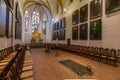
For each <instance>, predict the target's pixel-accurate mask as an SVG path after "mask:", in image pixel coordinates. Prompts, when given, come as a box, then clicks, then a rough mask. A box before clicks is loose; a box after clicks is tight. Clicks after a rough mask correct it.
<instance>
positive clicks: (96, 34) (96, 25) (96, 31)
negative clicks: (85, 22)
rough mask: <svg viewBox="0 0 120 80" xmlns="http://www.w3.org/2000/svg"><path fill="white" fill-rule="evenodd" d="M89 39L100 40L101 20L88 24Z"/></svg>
mask: <svg viewBox="0 0 120 80" xmlns="http://www.w3.org/2000/svg"><path fill="white" fill-rule="evenodd" d="M90 39H91V40H101V39H102V22H101V19H99V20H96V21H93V22H90Z"/></svg>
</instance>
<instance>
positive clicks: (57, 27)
mask: <svg viewBox="0 0 120 80" xmlns="http://www.w3.org/2000/svg"><path fill="white" fill-rule="evenodd" d="M56 30H59V22H57V23H56Z"/></svg>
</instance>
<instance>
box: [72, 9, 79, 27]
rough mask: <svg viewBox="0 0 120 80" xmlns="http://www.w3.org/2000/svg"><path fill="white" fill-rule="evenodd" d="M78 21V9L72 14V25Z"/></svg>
mask: <svg viewBox="0 0 120 80" xmlns="http://www.w3.org/2000/svg"><path fill="white" fill-rule="evenodd" d="M78 22H79V11H78V10H76V11H74V12H73V14H72V25H76V24H78Z"/></svg>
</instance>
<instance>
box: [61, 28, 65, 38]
mask: <svg viewBox="0 0 120 80" xmlns="http://www.w3.org/2000/svg"><path fill="white" fill-rule="evenodd" d="M65 35H66V34H65V29H64V30H62V31H61V40H65Z"/></svg>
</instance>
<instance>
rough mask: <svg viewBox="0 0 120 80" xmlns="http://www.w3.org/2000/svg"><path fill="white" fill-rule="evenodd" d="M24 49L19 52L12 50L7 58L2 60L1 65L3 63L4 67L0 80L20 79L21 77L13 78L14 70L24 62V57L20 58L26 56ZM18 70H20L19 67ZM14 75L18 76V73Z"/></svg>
mask: <svg viewBox="0 0 120 80" xmlns="http://www.w3.org/2000/svg"><path fill="white" fill-rule="evenodd" d="M23 51H24V50H22V51H21V52H19V53H18V51H15V52H12V53H10V54H9V55H8V56H7V57H6V58H5V59H3V60H1V61H0V65H1V66H0V67H2V68H1V72H0V80H18V79H19V78H18V79H13V76H12V74H13V71H14V70H15V69H16V65H17V66H18V67H19V68H20V67H21V64H20V63H21V62H22V60H23V59H20V58H24V56H22V55H23V53H24V52H23ZM19 56H20V57H19ZM18 61H19V62H18ZM18 67H17V68H18ZM16 71H18V69H17V70H16ZM16 71H15V72H16ZM14 74H17V73H14ZM8 75H9V76H8ZM14 77H16V75H14Z"/></svg>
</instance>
